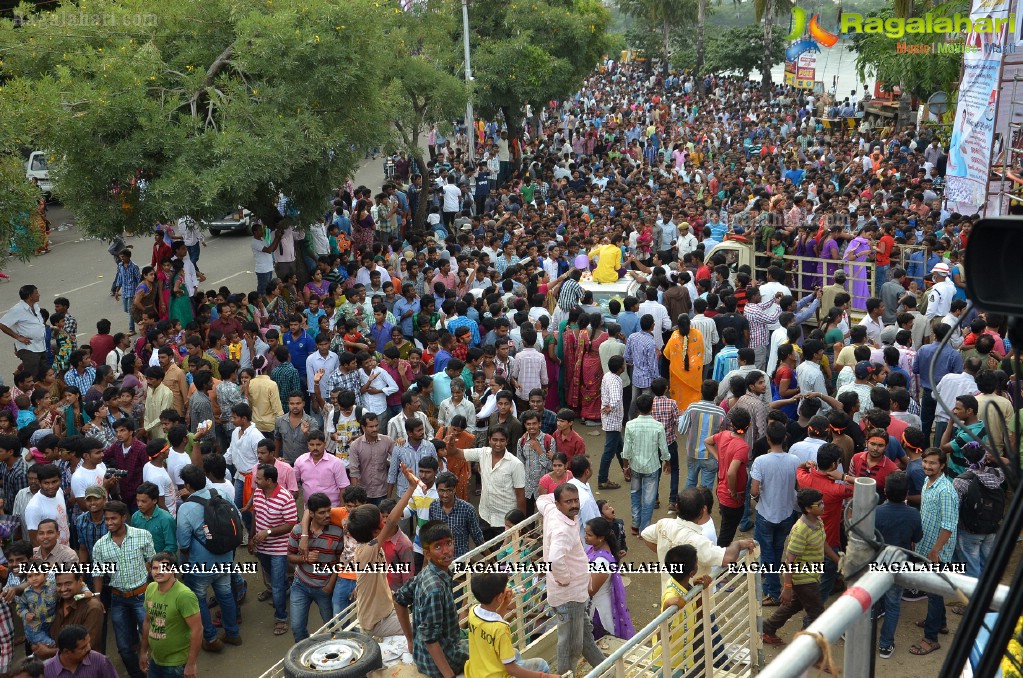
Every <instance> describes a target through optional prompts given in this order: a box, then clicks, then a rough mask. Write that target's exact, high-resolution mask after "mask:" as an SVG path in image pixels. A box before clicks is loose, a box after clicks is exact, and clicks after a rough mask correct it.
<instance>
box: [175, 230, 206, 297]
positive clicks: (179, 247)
mask: <svg viewBox="0 0 1023 678" xmlns="http://www.w3.org/2000/svg"><path fill="white" fill-rule="evenodd" d="M171 247H172V248H173V249H174V258H175V259H180V260H181V261H182V263H183V264H184V266H185V268H184V270H185V288H186V289H187V290H188V296H189V297H191V296H193V295H194V294H195V291H196V290H197V289H199V283H201V282H203V281H204V280H206V276H204V275H203V274H202V273H200V272H199V269H197V268H196V267H195V262H193V261H192V258H191V257H190V256H189V255H188V248H187V247H186V246H185V242H184V241H183V240H175V241H174V242H173V243H172V244H171Z"/></svg>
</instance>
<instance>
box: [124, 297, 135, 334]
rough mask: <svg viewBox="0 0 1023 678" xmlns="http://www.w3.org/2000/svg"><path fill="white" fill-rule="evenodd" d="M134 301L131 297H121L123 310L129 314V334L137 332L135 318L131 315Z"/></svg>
mask: <svg viewBox="0 0 1023 678" xmlns="http://www.w3.org/2000/svg"><path fill="white" fill-rule="evenodd" d="M132 301H133V300H132V298H131V297H125V296H122V297H121V308H123V309H124V312H125V313H127V314H128V331H129V332H134V331H135V316H133V315H132V314H131V302H132Z"/></svg>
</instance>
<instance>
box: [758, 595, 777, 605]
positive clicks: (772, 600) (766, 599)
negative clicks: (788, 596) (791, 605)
mask: <svg viewBox="0 0 1023 678" xmlns="http://www.w3.org/2000/svg"><path fill="white" fill-rule="evenodd" d="M760 606H761V607H780V606H781V601H780V600H778V599H777V598H774V597H772V596H764V599H763V600H761V601H760Z"/></svg>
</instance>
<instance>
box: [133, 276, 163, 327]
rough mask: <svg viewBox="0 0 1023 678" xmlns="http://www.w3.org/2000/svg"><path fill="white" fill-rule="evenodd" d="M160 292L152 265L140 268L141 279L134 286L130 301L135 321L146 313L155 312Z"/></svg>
mask: <svg viewBox="0 0 1023 678" xmlns="http://www.w3.org/2000/svg"><path fill="white" fill-rule="evenodd" d="M159 294H160V287H159V285H158V284H157V282H156V271H155V270H153V267H152V266H146V267H145V268H143V269H142V280H141V282H139V285H138V287H136V288H135V298H134V299H132V301H131V311H132V315H134V316H135V322H139V321H140V320H141V319H142V316H143V315H144V314H146V313H153V314H155V313H156V312H157V309H156V307H157V300H158V298H159Z"/></svg>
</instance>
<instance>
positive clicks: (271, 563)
mask: <svg viewBox="0 0 1023 678" xmlns="http://www.w3.org/2000/svg"><path fill="white" fill-rule="evenodd" d="M256 557H257V558H259V566H260V567H262V568H263V572H266V573H269V575H270V592H271V593H272V594H273V601H274V621H288V608H287V606H286V605H285V603H287V600H288V557H287V556H272V555H269V554H266V553H257V554H256Z"/></svg>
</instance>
